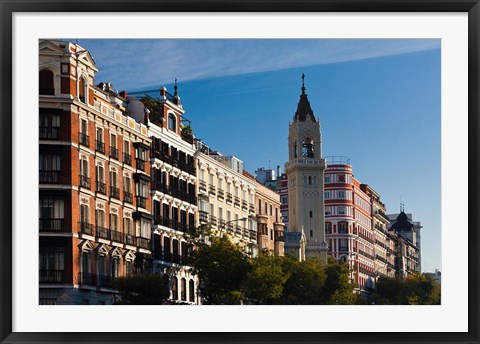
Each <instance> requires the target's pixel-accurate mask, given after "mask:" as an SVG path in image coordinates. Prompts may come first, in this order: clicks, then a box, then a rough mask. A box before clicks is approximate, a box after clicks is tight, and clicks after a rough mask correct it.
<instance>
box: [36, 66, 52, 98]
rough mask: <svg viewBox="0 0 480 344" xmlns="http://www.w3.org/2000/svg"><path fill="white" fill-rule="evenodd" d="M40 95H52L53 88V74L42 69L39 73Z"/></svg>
mask: <svg viewBox="0 0 480 344" xmlns="http://www.w3.org/2000/svg"><path fill="white" fill-rule="evenodd" d="M39 76H40V80H39V81H40V94H47V95H54V94H55V88H54V86H53V72H51V71H49V70H47V69H42V70H41V71H40V75H39Z"/></svg>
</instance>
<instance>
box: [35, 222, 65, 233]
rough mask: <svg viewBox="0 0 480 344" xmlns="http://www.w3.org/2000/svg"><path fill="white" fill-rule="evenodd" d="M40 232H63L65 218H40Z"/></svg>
mask: <svg viewBox="0 0 480 344" xmlns="http://www.w3.org/2000/svg"><path fill="white" fill-rule="evenodd" d="M38 220H39V230H40V232H61V231H62V230H63V219H38Z"/></svg>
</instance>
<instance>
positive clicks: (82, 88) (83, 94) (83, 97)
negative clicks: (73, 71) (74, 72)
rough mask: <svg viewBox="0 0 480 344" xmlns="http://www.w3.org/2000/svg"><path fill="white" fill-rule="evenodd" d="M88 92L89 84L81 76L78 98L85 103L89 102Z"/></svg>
mask: <svg viewBox="0 0 480 344" xmlns="http://www.w3.org/2000/svg"><path fill="white" fill-rule="evenodd" d="M86 94H87V84H86V82H85V79H84V78H80V81H79V83H78V99H79V100H80V101H81V102H82V103H84V104H85V103H86V102H87V101H86V99H87V98H86Z"/></svg>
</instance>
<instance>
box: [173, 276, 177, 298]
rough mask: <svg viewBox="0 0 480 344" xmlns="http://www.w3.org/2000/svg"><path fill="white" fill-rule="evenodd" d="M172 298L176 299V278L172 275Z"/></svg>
mask: <svg viewBox="0 0 480 344" xmlns="http://www.w3.org/2000/svg"><path fill="white" fill-rule="evenodd" d="M172 299H173V300H178V278H177V277H173V280H172Z"/></svg>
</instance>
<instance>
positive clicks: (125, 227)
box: [123, 217, 135, 236]
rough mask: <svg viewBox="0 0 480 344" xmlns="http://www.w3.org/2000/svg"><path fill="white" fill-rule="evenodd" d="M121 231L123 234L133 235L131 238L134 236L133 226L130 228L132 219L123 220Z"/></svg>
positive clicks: (125, 218)
mask: <svg viewBox="0 0 480 344" xmlns="http://www.w3.org/2000/svg"><path fill="white" fill-rule="evenodd" d="M123 231H124V232H125V234H128V235H133V236H134V235H135V233H134V231H133V226H132V219H130V218H128V217H124V218H123Z"/></svg>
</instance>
